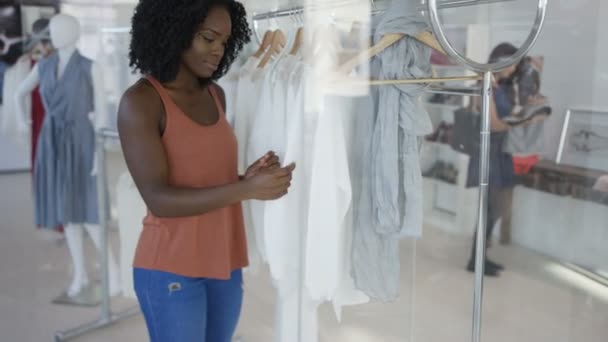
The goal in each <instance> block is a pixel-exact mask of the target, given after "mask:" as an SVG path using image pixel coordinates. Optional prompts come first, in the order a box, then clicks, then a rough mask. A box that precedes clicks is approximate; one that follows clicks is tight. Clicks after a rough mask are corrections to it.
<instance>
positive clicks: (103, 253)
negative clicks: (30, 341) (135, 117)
mask: <svg viewBox="0 0 608 342" xmlns="http://www.w3.org/2000/svg"><path fill="white" fill-rule="evenodd" d="M116 141H118V133H117V132H115V131H112V130H109V129H102V130H100V131H98V132H97V133H96V150H95V154H96V162H97V199H98V212H99V229H101V248H100V249H99V253H98V258H99V261H100V264H101V309H100V317H99V318H98V319H97V320H95V321H92V322H89V323H86V324H83V325H80V326H78V327H75V328H73V329H69V330H65V331H59V332H57V333H55V342H63V341H68V340H72V339H75V338H77V337H79V336H82V335H84V334H87V333H89V332H93V331H96V330H99V329H102V328H105V327H108V326H110V325H112V324H114V323H117V322H118V321H121V320H123V319H126V318H130V317H133V316H135V315H137V314H139V313H140V310H139V307H134V308H131V309H128V310H125V311H123V312H120V313H116V314H114V313H112V309H111V303H110V299H111V296H110V273H109V270H108V263H109V252H108V248H109V246H108V245H109V244H108V216H107V215H108V210H107V208H108V207H107V206H108V204H109V196H108V179H107V165H106V144H107V143H109V142H116Z"/></svg>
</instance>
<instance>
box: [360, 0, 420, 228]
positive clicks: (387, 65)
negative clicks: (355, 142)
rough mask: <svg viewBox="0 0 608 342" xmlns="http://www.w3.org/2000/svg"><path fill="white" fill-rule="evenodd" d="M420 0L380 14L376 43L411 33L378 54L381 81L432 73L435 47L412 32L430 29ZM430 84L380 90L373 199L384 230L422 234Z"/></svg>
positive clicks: (376, 65)
mask: <svg viewBox="0 0 608 342" xmlns="http://www.w3.org/2000/svg"><path fill="white" fill-rule="evenodd" d="M417 6H418V1H416V0H405V1H403V0H401V1H399V0H394V1H392V3H391V5H390V7H389V9H388V10H387V11H386V14H385V15H384V16H383V17H382V18H381V19H380V22H379V23H378V25H377V27H376V28H375V30H374V31H375V32H374V42H378V41H379V40H380V39H382V37H383V36H384V35H386V34H389V33H404V34H407V35H408V36H407V37H404V38H403V39H400V40H399V41H398V42H396V43H395V44H393V45H392V46H390V47H388V48H387V49H385V50H384V51H382V52H381V53H380V54H378V55H377V56H376V57H374V61H373V65H372V70H371V73H372V75H377V77H378V79H381V80H397V79H411V78H424V77H430V76H431V74H432V70H431V64H430V59H431V52H432V51H431V49H430V48H429V47H428V46H426V45H424V44H423V43H420V42H419V41H417V40H416V39H414V38H412V36H417V35H418V34H420V33H421V32H423V31H427V30H428V29H429V26H428V24H427V22H426V20H425V18H424V17H423V16H422V15H421V14H420V12H419V11H418V10H417V9H416V8H417ZM425 87H426V85H424V84H413V85H412V84H408V85H387V86H381V87H380V88H379V91H378V107H377V112H378V115H377V121H376V124H375V128H374V133H373V139H372V163H371V164H372V165H374V167H373V170H372V178H373V184H372V198H373V200H374V208H373V216H374V221H373V222H374V224H375V228H376V230H377V231H378V233H380V234H384V235H393V236H397V235H399V236H420V234H421V232H422V198H421V194H422V175H421V171H420V161H419V154H418V151H419V150H418V146H419V139H420V137H422V136H424V135H427V134H429V133H431V132H432V123H431V120H430V118H429V116H428V113H427V111H426V109H425V108H424V106H423V104H422V102H421V101H420V96H421V95H422V94H423V92H424V89H425Z"/></svg>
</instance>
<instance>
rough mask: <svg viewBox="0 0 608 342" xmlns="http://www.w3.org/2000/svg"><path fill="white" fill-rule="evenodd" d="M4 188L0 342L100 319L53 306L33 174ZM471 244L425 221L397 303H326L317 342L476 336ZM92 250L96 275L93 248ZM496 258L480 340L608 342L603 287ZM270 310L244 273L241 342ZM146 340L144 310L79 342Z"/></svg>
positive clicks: (59, 280) (52, 274) (59, 276)
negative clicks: (339, 312)
mask: <svg viewBox="0 0 608 342" xmlns="http://www.w3.org/2000/svg"><path fill="white" fill-rule="evenodd" d="M0 189H2V191H0V217H1V218H2V220H1V221H0V234H1V238H0V275H1V278H0V341H7V342H8V341H10V342H12V341H17V342H22V341H23V342H30V341H31V342H38V341H52V338H53V334H54V332H55V331H56V330H58V329H64V328H70V327H73V326H74V325H77V324H79V323H83V322H86V321H88V320H91V319H94V318H95V317H96V314H97V310H96V309H87V308H74V307H66V306H59V305H52V304H51V303H50V302H51V300H52V299H53V298H54V297H56V296H57V295H58V294H59V293H60V292H61V291H62V290H63V289H64V287H65V286H66V284H67V282H68V280H69V273H70V262H69V256H68V251H67V247H66V246H65V243H64V242H62V240H61V239H59V238H58V237H57V236H56V235H54V234H49V233H48V232H43V231H40V230H37V229H35V228H34V227H33V225H32V223H31V222H32V218H31V212H32V201H31V192H30V191H31V190H30V189H31V187H30V178H29V175H28V174H14V175H0ZM112 238H113V239H116V234H115V233H114V234H112ZM469 243H470V239H468V238H463V237H456V236H451V235H447V234H445V233H442V232H441V231H440V230H437V229H434V228H433V227H427V228H426V231H425V237H424V238H423V239H422V240H421V241H419V242H418V244H417V247H416V251H417V252H416V256H415V258H414V257H413V256H412V255H413V253H412V249H411V248H410V247H411V246H409V247H408V243H407V242H405V243H404V248H403V250H402V254H403V255H402V262H403V282H402V284H403V288H402V293H403V295H402V297H401V299H400V300H399V301H398V302H397V303H393V304H386V305H384V304H369V305H364V306H359V307H351V308H347V309H346V310H345V312H344V317H343V321H342V322H341V323H338V322H337V321H336V318H335V316H334V315H333V312H332V310H331V307H329V306H324V307H322V308H321V310H320V335H321V341H324V342H330V341H331V342H380V341H382V342H393V341H394V342H397V341H400V342H404V341H417V342H418V341H419V342H447V341H449V342H468V341H470V335H471V324H472V322H471V312H472V284H473V277H472V275H471V274H469V273H467V272H466V271H464V269H463V265H464V263H465V261H466V258H467V256H468V248H469ZM115 245H116V244H115ZM87 253H88V260H89V262H88V266H89V269H90V270H91V273H93V272H95V269H96V263H95V253H94V249H93V248H92V246H91V244H89V245H88V246H87ZM491 255H492V256H493V258H494V259H496V260H498V261H501V262H503V263H504V264H505V265H506V266H507V270H506V271H505V272H504V273H503V274H502V275H501V277H500V278H496V279H487V282H486V290H485V301H484V316H483V337H484V339H483V340H484V341H489V342H512V341H518V342H539V341H550V342H606V341H608V289H607V288H605V287H603V286H600V285H598V284H597V283H593V282H591V281H589V280H587V279H586V278H584V277H581V276H579V275H578V274H576V273H574V272H571V271H569V270H567V269H565V268H563V267H562V266H560V265H559V264H557V263H555V262H553V261H551V260H548V259H546V258H543V257H541V256H539V255H536V254H534V253H532V252H530V251H527V250H524V249H521V248H518V247H515V246H510V247H504V246H495V247H493V248H492V249H491ZM414 265H415V275H416V276H415V278H414V277H412V274H413V271H414V268H413V266H414ZM412 279H414V280H413V281H412ZM411 298H414V300H412V299H411ZM113 302H114V303H113V304H114V306H115V307H116V308H119V309H120V308H127V307H130V306H131V305H135V304H136V303H135V302H133V301H132V300H126V299H115V300H114V301H113ZM273 308H274V291H273V290H272V287H271V286H270V281H269V279H268V274H267V273H265V272H262V273H260V274H258V275H257V276H255V277H251V276H250V277H248V278H247V279H246V300H245V306H244V310H243V316H242V320H241V325H240V327H239V334H240V335H242V336H243V337H244V341H246V342H267V341H272V323H273V321H274V317H273V316H274V313H273ZM146 340H147V335H146V331H145V326H144V322H143V320H142V318H141V317H140V316H138V317H135V318H132V319H128V320H125V321H122V322H120V323H118V324H116V325H114V326H112V327H110V328H107V329H104V330H100V331H98V332H95V333H92V334H89V335H86V336H83V337H81V338H80V339H78V340H77V341H82V342H102V341H104V342H105V341H146ZM289 342H292V341H289Z"/></svg>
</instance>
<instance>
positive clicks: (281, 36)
mask: <svg viewBox="0 0 608 342" xmlns="http://www.w3.org/2000/svg"><path fill="white" fill-rule="evenodd" d="M286 43H287V37H286V36H285V33H283V31H281V30H279V29H277V30H274V32H273V33H272V41H271V43H270V48H269V49H268V51H266V54H265V55H264V57H262V60H261V61H260V64H258V68H263V67H265V66H266V64H268V62H270V59H271V58H272V56H274V55H276V54H278V53H279V52H281V50H283V48H284V47H285V44H286Z"/></svg>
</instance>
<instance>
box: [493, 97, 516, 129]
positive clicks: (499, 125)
mask: <svg viewBox="0 0 608 342" xmlns="http://www.w3.org/2000/svg"><path fill="white" fill-rule="evenodd" d="M510 128H511V127H510V126H509V125H507V124H506V123H505V122H504V121H502V120H501V119H500V117H499V115H498V109H497V108H496V102H495V101H494V98H493V97H492V101H491V103H490V129H491V130H492V132H506V131H508V130H509V129H510Z"/></svg>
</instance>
